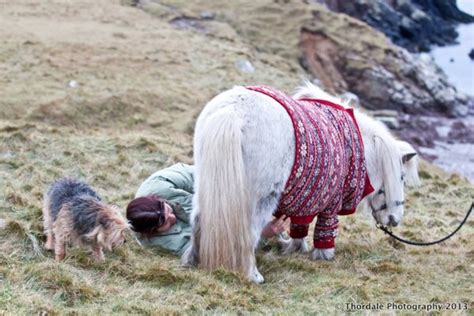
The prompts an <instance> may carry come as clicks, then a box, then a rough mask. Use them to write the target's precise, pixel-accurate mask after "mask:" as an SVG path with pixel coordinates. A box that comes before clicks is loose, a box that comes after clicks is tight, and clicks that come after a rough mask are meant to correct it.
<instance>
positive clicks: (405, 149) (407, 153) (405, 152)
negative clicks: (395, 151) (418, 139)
mask: <svg viewBox="0 0 474 316" xmlns="http://www.w3.org/2000/svg"><path fill="white" fill-rule="evenodd" d="M397 143H398V148H400V153H401V155H402V162H403V164H405V163H407V162H408V161H410V160H411V159H412V158H413V157H415V156H416V155H418V153H417V152H416V150H415V148H413V146H412V145H410V144H409V143H407V142H405V141H403V140H399V141H397Z"/></svg>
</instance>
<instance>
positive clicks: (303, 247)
mask: <svg viewBox="0 0 474 316" xmlns="http://www.w3.org/2000/svg"><path fill="white" fill-rule="evenodd" d="M308 228H309V224H295V223H291V226H290V237H291V238H290V239H289V240H285V239H283V238H279V239H278V241H279V243H280V245H281V248H282V251H283V254H284V255H289V254H292V253H294V252H302V253H305V252H308V251H309V248H308V244H307V243H306V240H305V237H306V236H307V235H308Z"/></svg>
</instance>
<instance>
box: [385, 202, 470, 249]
mask: <svg viewBox="0 0 474 316" xmlns="http://www.w3.org/2000/svg"><path fill="white" fill-rule="evenodd" d="M473 208H474V202H473V203H472V204H471V208H470V209H469V211H467V213H466V216H464V219H463V220H462V222H461V223H460V224H459V226H458V227H457V228H456V229H455V230H454V231H453V232H452V233H451V234H449V235H448V236H446V237H444V238H441V239H439V240H436V241H431V242H416V241H410V240H406V239H403V238H401V237H398V236H396V235H394V234H393V233H392V231H391V230H390V228H388V227H387V226H385V225H382V224H377V225H376V226H377V228H379V229H381V230H383V231H384V232H385V233H386V234H388V235H389V236H390V237H393V238H395V239H396V240H398V241H400V242H403V243H405V244H409V245H412V246H431V245H435V244H439V243H441V242H443V241H445V240H446V239H449V238H451V237H452V236H453V235H454V234H456V233H457V232H458V230H460V229H461V227H462V226H463V225H464V224H465V223H466V221H467V218H468V217H469V215H471V212H472V209H473Z"/></svg>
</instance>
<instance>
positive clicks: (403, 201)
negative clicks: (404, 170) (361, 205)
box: [369, 177, 405, 213]
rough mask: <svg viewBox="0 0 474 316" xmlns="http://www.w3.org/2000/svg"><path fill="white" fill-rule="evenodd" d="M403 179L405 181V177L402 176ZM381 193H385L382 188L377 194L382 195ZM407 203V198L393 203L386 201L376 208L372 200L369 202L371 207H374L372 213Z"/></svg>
mask: <svg viewBox="0 0 474 316" xmlns="http://www.w3.org/2000/svg"><path fill="white" fill-rule="evenodd" d="M402 181H403V177H402ZM380 194H384V195H385V191H384V190H383V189H380V190H379V191H378V192H377V195H380ZM403 204H405V200H401V201H398V200H396V201H393V202H392V203H387V202H385V203H384V204H382V206H380V207H379V208H377V209H376V208H375V207H374V206H373V205H372V201H371V202H370V203H369V206H370V208H371V209H372V213H377V212H381V211H383V210H386V209H388V208H389V207H397V206H400V205H403Z"/></svg>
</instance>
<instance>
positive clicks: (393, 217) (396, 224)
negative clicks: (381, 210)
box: [388, 215, 399, 227]
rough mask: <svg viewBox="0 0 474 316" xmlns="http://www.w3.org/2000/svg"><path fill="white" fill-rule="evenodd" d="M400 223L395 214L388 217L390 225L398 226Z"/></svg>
mask: <svg viewBox="0 0 474 316" xmlns="http://www.w3.org/2000/svg"><path fill="white" fill-rule="evenodd" d="M398 224H399V222H398V221H397V220H396V219H395V216H393V215H390V216H389V217H388V225H390V226H393V227H396V226H398Z"/></svg>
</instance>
